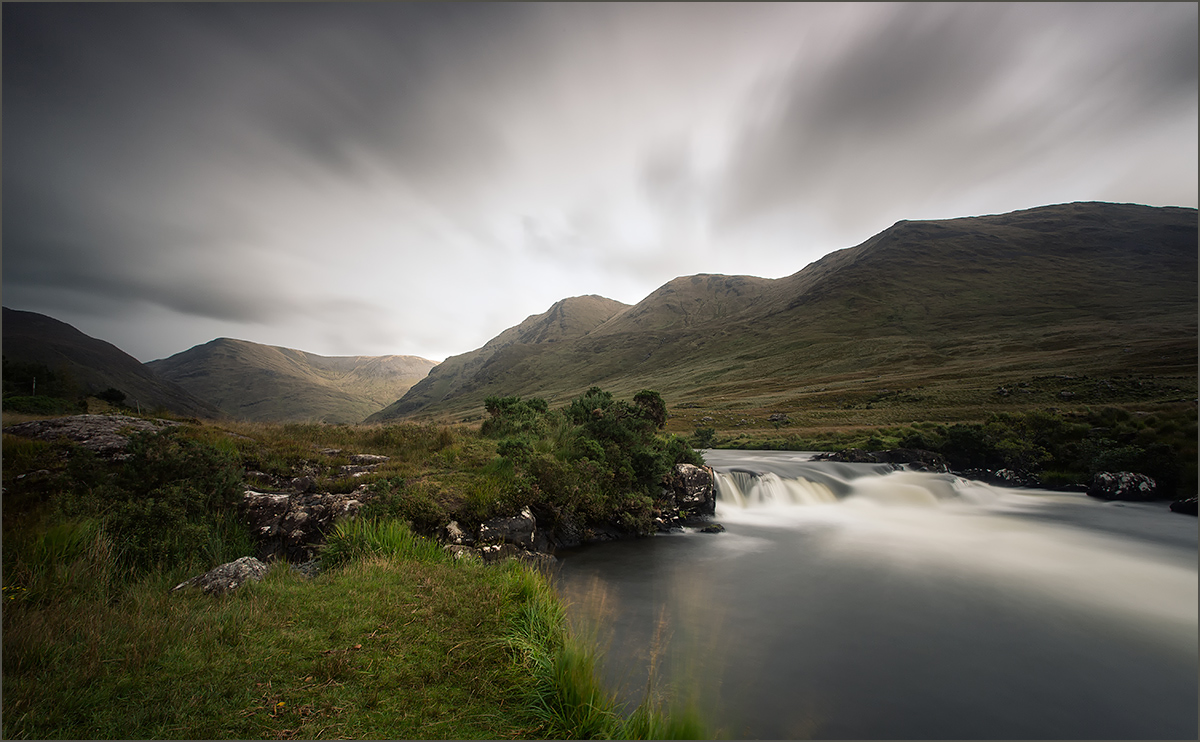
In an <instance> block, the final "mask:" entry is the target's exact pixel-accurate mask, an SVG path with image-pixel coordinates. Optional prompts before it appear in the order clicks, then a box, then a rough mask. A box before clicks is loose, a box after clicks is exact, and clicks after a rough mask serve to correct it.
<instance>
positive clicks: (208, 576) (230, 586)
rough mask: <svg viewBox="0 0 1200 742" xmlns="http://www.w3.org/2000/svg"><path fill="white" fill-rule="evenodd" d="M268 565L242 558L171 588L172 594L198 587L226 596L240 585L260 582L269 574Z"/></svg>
mask: <svg viewBox="0 0 1200 742" xmlns="http://www.w3.org/2000/svg"><path fill="white" fill-rule="evenodd" d="M267 569H268V567H267V565H266V564H264V563H263V562H261V561H259V560H258V559H255V558H254V557H248V556H246V557H242V558H241V559H238V560H236V561H232V562H227V563H225V564H222V565H221V566H219V567H214V568H213V569H210V570H209V571H207V572H205V573H204V574H202V575H196V576H195V577H193V578H191V579H190V580H186V581H184V582H181V583H179V584H178V585H176V586H175V587H173V588H171V592H175V591H176V590H182V589H184V588H186V587H198V588H200V589H201V590H203V591H204V592H205V593H206V594H208V595H224V594H226V593H230V592H233V591H234V590H236V589H237V588H238V587H239V586H240V585H242V584H244V583H246V582H248V581H251V580H253V581H254V582H259V581H261V580H262V578H263V576H264V575H266V574H267Z"/></svg>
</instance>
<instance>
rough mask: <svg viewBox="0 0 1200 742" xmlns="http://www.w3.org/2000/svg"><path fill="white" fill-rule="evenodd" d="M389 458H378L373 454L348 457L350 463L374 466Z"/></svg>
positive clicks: (358, 454) (378, 456) (357, 454)
mask: <svg viewBox="0 0 1200 742" xmlns="http://www.w3.org/2000/svg"><path fill="white" fill-rule="evenodd" d="M388 458H389V457H387V456H380V455H379V454H375V453H356V454H354V455H353V456H351V457H350V461H351V462H353V463H355V464H375V465H377V466H378V465H379V464H382V463H383V462H385V461H387V460H388Z"/></svg>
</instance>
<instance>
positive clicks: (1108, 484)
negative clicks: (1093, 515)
mask: <svg viewBox="0 0 1200 742" xmlns="http://www.w3.org/2000/svg"><path fill="white" fill-rule="evenodd" d="M1157 491H1158V485H1157V484H1156V483H1155V481H1154V480H1153V479H1151V478H1150V477H1148V476H1146V475H1145V474H1135V473H1134V472H1128V471H1120V472H1108V471H1102V472H1098V473H1097V474H1096V476H1094V477H1092V483H1091V485H1090V486H1089V487H1088V491H1087V493H1088V495H1089V496H1091V497H1099V498H1101V499H1104V500H1135V501H1136V500H1150V499H1152V498H1153V497H1154V495H1155V494H1156V493H1157Z"/></svg>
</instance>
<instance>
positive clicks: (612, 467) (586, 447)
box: [481, 387, 704, 539]
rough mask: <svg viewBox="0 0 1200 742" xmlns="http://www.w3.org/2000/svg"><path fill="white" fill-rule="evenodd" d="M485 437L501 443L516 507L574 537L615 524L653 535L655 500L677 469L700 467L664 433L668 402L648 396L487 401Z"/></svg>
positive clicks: (596, 394)
mask: <svg viewBox="0 0 1200 742" xmlns="http://www.w3.org/2000/svg"><path fill="white" fill-rule="evenodd" d="M485 408H486V409H487V412H488V414H489V415H490V417H489V418H488V419H487V420H485V421H484V423H483V425H482V426H481V433H482V434H483V435H485V436H487V437H490V438H494V439H496V440H497V444H496V452H497V455H498V460H497V461H496V462H495V463H494V471H496V472H503V473H504V474H505V475H506V476H507V477H509V478H510V479H511V482H512V489H511V494H510V505H511V506H513V507H526V506H528V507H530V508H532V510H533V512H534V513H535V515H537V517H538V522H539V523H546V524H547V525H548V526H549V527H550V528H551V529H554V530H556V531H558V532H559V533H560V534H563V535H564V537H565V538H568V539H570V538H571V536H570V534H572V533H575V532H578V531H586V530H588V529H591V528H597V527H605V526H615V527H616V528H618V529H619V530H621V531H625V532H631V533H638V534H648V533H651V532H652V531H653V518H654V508H655V505H656V500H657V499H658V498H659V496H660V495H661V492H662V488H663V486H664V485H665V484H667V483H668V481H669V479H670V476H671V473H672V470H673V469H674V467H675V465H677V464H681V463H688V464H694V465H702V464H703V463H704V462H703V459H702V458H701V457H700V455H699V454H697V453H696V452H695V451H694V450H693V449H692V447H691V446H690V445H689V444H688V442H687V441H686V440H685V439H683V438H681V437H679V436H676V435H673V434H662V433H660V432H659V431H660V430H662V428H663V427H664V426H665V424H666V419H667V411H666V404H665V403H664V402H663V400H662V397H661V396H660V395H659V394H658V393H657V392H654V391H651V390H642V391H640V392H638V393H637V394H636V395H634V398H633V401H632V402H625V401H623V400H618V399H614V397H613V395H612V394H611V393H610V392H606V391H604V390H602V389H600V388H599V387H592V388H591V389H589V390H588V391H587V392H586V393H585V394H583V395H582V396H580V397H578V398H577V399H574V400H572V401H571V402H570V403H569V404H568V405H567V406H566V407H565V408H563V409H561V410H550V409H549V405H548V404H547V403H546V401H545V400H544V399H541V398H538V397H534V398H531V399H521V398H520V397H489V398H488V399H487V401H486V403H485Z"/></svg>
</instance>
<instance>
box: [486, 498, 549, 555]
mask: <svg viewBox="0 0 1200 742" xmlns="http://www.w3.org/2000/svg"><path fill="white" fill-rule="evenodd" d="M536 531H537V520H536V519H535V518H534V517H533V513H532V512H530V510H529V508H525V509H524V510H522V511H521V514H520V515H516V516H513V517H511V518H492V519H491V520H489V521H487V522H485V523H483V524H482V525H480V526H479V541H480V542H484V543H491V544H496V543H499V544H512V545H514V546H519V547H521V548H523V549H531V548H533V542H534V534H535V532H536Z"/></svg>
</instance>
